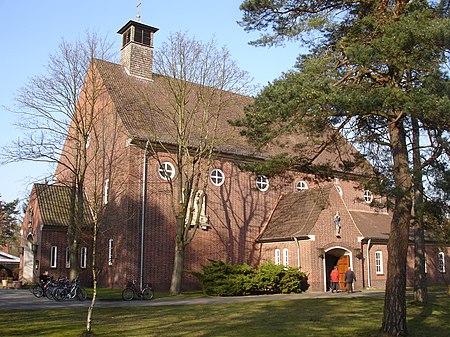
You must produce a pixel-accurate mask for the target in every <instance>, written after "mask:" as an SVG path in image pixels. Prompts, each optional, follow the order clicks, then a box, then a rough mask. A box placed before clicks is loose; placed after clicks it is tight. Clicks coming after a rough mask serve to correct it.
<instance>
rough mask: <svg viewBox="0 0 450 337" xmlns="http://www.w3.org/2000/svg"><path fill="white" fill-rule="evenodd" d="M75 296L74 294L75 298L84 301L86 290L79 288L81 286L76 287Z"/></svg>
mask: <svg viewBox="0 0 450 337" xmlns="http://www.w3.org/2000/svg"><path fill="white" fill-rule="evenodd" d="M75 296H76V298H77V300H78V301H85V300H86V298H87V293H86V290H84V289H83V288H81V287H78V288H77V293H76V295H75Z"/></svg>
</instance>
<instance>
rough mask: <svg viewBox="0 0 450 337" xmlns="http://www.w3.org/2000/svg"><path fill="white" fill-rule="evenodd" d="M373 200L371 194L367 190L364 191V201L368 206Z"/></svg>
mask: <svg viewBox="0 0 450 337" xmlns="http://www.w3.org/2000/svg"><path fill="white" fill-rule="evenodd" d="M372 200H373V193H372V192H370V191H369V190H365V191H364V201H365V202H366V203H368V204H370V203H371V202H372Z"/></svg>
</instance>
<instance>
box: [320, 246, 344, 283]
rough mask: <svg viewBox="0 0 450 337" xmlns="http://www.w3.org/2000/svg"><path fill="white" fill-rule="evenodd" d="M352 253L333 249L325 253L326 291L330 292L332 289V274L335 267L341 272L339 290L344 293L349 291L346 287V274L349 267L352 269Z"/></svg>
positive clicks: (341, 249)
mask: <svg viewBox="0 0 450 337" xmlns="http://www.w3.org/2000/svg"><path fill="white" fill-rule="evenodd" d="M349 253H350V252H348V251H347V250H345V249H343V248H333V249H331V250H329V251H327V252H326V253H325V259H324V260H325V261H324V262H325V266H324V270H325V277H324V278H325V284H326V289H325V291H330V288H331V280H330V273H331V271H332V270H333V268H334V266H337V268H338V271H339V290H340V291H344V290H347V287H346V285H345V272H346V271H347V269H348V267H350V255H349Z"/></svg>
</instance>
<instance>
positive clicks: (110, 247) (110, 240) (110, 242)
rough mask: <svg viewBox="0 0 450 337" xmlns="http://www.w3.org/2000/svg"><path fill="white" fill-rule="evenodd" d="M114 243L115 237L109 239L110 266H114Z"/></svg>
mask: <svg viewBox="0 0 450 337" xmlns="http://www.w3.org/2000/svg"><path fill="white" fill-rule="evenodd" d="M113 243H114V240H113V239H109V241H108V266H112V264H113V258H112V255H113Z"/></svg>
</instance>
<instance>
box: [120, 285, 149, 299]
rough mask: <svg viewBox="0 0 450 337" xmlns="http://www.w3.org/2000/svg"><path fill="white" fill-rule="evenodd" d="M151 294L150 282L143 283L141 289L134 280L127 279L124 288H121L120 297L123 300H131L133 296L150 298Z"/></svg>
mask: <svg viewBox="0 0 450 337" xmlns="http://www.w3.org/2000/svg"><path fill="white" fill-rule="evenodd" d="M153 296H154V292H153V288H152V286H151V285H150V284H148V283H145V284H144V285H143V287H142V289H140V287H139V286H138V285H137V282H136V280H133V281H127V285H126V287H125V289H124V290H122V299H123V300H124V301H131V300H132V299H133V298H139V299H144V300H151V299H152V298H153Z"/></svg>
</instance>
